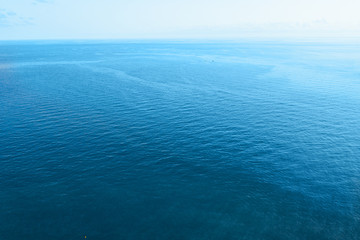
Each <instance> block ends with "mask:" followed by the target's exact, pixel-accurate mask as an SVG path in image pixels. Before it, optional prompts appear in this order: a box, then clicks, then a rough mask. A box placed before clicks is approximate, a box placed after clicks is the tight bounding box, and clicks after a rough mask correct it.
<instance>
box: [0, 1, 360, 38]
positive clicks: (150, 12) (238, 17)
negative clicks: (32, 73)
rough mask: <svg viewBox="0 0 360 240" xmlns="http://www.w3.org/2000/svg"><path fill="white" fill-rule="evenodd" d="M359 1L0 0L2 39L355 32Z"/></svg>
mask: <svg viewBox="0 0 360 240" xmlns="http://www.w3.org/2000/svg"><path fill="white" fill-rule="evenodd" d="M359 11H360V1H359V0H216V1H215V0H0V40H26V39H241V38H269V39H271V38H306V37H309V38H322V37H324V38H327V37H330V38H331V37H336V38H340V37H355V38H358V37H360V14H359Z"/></svg>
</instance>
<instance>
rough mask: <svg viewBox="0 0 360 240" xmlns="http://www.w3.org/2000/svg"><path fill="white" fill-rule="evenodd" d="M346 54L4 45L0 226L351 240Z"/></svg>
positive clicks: (354, 178)
mask: <svg viewBox="0 0 360 240" xmlns="http://www.w3.org/2000/svg"><path fill="white" fill-rule="evenodd" d="M359 56H360V47H359V45H356V44H346V45H345V44H319V43H316V44H315V43H281V44H280V43H279V44H277V43H260V42H259V43H181V42H177V43H176V42H172V43H165V42H149V43H122V42H52V43H51V42H3V43H2V44H0V113H1V114H0V164H1V165H0V166H1V174H0V239H1V240H15V239H27V240H42V239H44V240H45V239H46V240H49V239H84V238H85V236H87V239H89V240H91V239H108V240H112V239H114V240H115V239H316V240H319V239H360V120H359V119H360V59H359Z"/></svg>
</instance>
